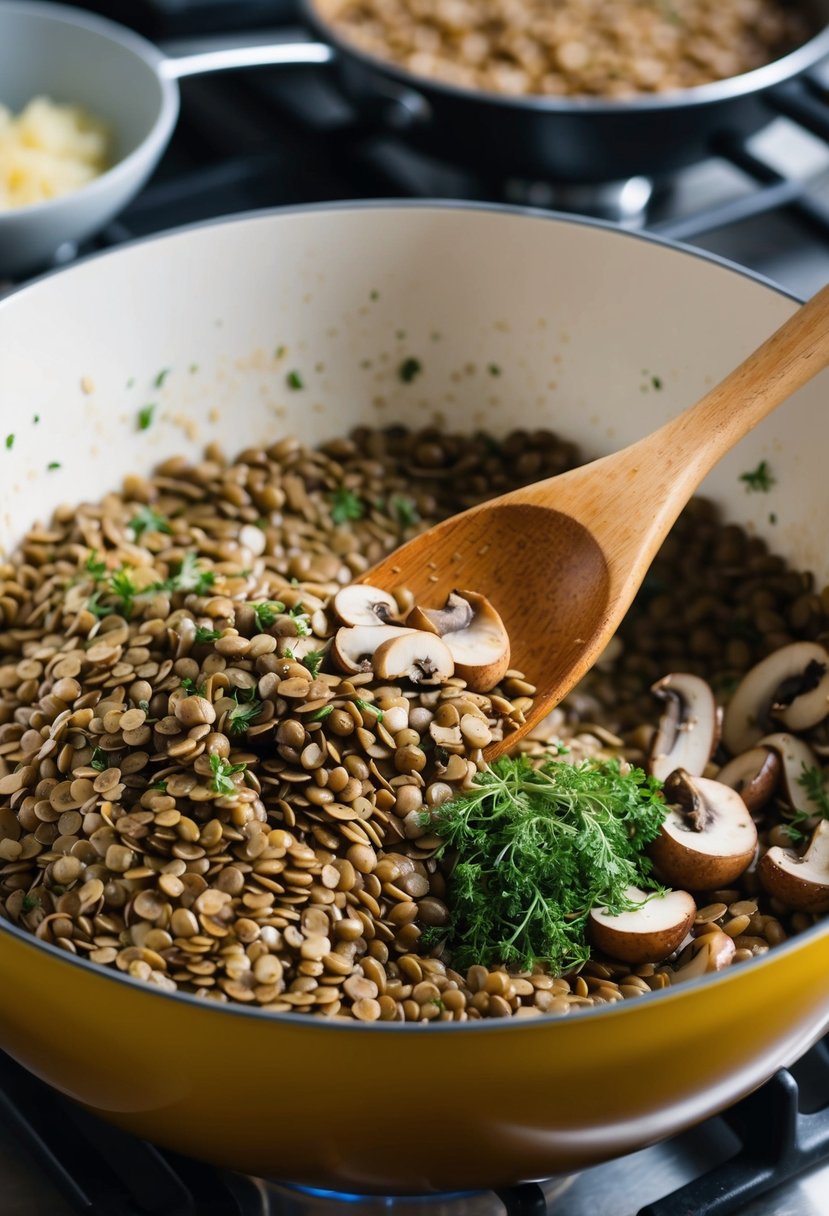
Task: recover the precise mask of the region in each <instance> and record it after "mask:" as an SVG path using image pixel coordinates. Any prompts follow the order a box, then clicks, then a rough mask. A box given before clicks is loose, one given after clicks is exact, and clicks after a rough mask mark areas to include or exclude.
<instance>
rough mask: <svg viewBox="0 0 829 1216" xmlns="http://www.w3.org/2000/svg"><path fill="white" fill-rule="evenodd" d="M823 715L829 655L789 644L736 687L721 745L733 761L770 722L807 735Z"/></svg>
mask: <svg viewBox="0 0 829 1216" xmlns="http://www.w3.org/2000/svg"><path fill="white" fill-rule="evenodd" d="M827 714H829V654H827V652H826V650H825V649H824V648H823V646H819V645H818V643H817V642H792V643H791V644H790V645H789V646H782V647H781V648H780V649H779V650H775V651H774V653H773V654H770V655H769V656H768V658H765V659H763V661H762V662H761V663H758V664H757V665H756V666H755V667H752V669H751V671H749V672H748V673H747V674H746V675H745V676H744V677H743V679H742V680H741V682H740V683H739V684H738V686H737V689H736V691H735V693H734V696H733V697H732V698H731V700H730V702H729V703H728V706H727V707H726V711H725V719H724V722H723V742H724V743H725V746H726V747H727V748H728V750H729V751H730V752H731V754H732V755H734V756H736V755H739V753H740V752H744V751H746V750H747V749H748V748H749V747H753V746H754V744H755V743H757V742H758V741H759V739H760V738H761V737H762V736H763V735H764V734H765V733H766V732H767V731H768V730H769V728H770V726H771V725H772V721H773V720H774V719H777V720H779V721H783V722H785V724H786V725H787V726H788V727H789V729H791V730H794V729H797V730H808V728H809V727H811V726H816V725H817V723H818V722H820V721H821V720H822V719H823V718H825V717H826V716H827ZM795 722H796V723H797V726H796V727H795V725H794V723H795Z"/></svg>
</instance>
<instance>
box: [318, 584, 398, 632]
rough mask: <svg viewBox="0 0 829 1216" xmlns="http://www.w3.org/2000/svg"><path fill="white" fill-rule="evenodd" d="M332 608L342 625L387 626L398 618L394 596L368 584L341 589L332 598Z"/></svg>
mask: <svg viewBox="0 0 829 1216" xmlns="http://www.w3.org/2000/svg"><path fill="white" fill-rule="evenodd" d="M333 608H334V611H335V613H336V614H337V616H338V617H339V619H340V620H341V621H342V623H343V624H344V625H365V626H372V625H374V626H377V625H388V624H389V623H391V622H394V621H396V619H397V616H398V612H397V602H396V600H395V598H394V596H393V595H389V593H388V591H381V589H380V588H379V587H372V586H370V584H369V583H351V584H350V585H349V586H348V587H343V588H342V589H341V590H340V591H338V592H337V594H336V595H335V596H334V600H333Z"/></svg>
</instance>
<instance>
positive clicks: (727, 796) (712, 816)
mask: <svg viewBox="0 0 829 1216" xmlns="http://www.w3.org/2000/svg"><path fill="white" fill-rule="evenodd" d="M663 793H664V795H665V799H666V801H667V802H668V803H670V804H672V805H671V806H670V809H669V811H668V814H667V816H666V818H665V822H664V823H663V824H662V828H661V830H660V834H659V836H657V838H656V840H654V841H652V842H651V844H650V846H649V848H648V852H649V853H650V856H651V858H652V860H653V862H654V865H655V866H656V868H657V872H658V874H659V876H660V877H661V878H662V879H664V881H665V882H668V883H671V885H672V886H676V887H684V888H685V889H686V890H689V891H713V890H715V889H716V888H718V887H726V886H727V885H728V884H729V883H730V882H733V881H734V879H735V878H739V876H740V875H741V874H742V873H743V871H744V870H746V869H747V868H748V866H749V865H750V864H751V861H752V858H753V857H754V853H755V850H756V848H757V828H756V827H755V826H754V820H753V819H752V818H751V815H750V814H749V812H748V807H747V806H746V804H745V803H744V802H743V800H742V798H741V797H740V795H739V794H738V793H737V792H736V791H735V790H732V789H730V788H729V786H727V785H722V784H720V782H719V781H711V780H710V779H709V778H707V777H692V776H691V775H690V774H689V773H686V772H684V771H683V770H682V769H677V771H676V772H674V773H671V775H670V777H669V778H668V780H667V781H666V782H665V785H664V788H663Z"/></svg>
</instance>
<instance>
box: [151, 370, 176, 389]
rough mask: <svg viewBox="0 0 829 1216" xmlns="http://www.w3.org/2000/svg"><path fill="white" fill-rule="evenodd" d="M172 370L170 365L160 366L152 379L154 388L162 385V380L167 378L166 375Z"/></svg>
mask: <svg viewBox="0 0 829 1216" xmlns="http://www.w3.org/2000/svg"><path fill="white" fill-rule="evenodd" d="M172 370H173V369H172V368H171V367H162V369H161V371H160V372H159V373H158V375H157V376H156V378H155V380H154V381H153V384H154V385H155V387H156V388H161V387H162V386H163V384H164V381H165V380H166V379H167V377H168V376H169V374H170V372H171V371H172Z"/></svg>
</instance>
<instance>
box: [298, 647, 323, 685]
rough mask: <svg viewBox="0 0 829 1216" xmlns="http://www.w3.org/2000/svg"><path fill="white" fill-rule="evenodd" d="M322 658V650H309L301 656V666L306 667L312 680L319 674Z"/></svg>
mask: <svg viewBox="0 0 829 1216" xmlns="http://www.w3.org/2000/svg"><path fill="white" fill-rule="evenodd" d="M324 658H325V651H324V650H309V652H308V654H306V655H305V656H304V657H303V658H302V660H301V662H302V666H303V667H307V668H308V671H309V673H310V675H311V679H312V680H316V678H317V676H318V675H319V670H320V664H321V663H322V660H323V659H324Z"/></svg>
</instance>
